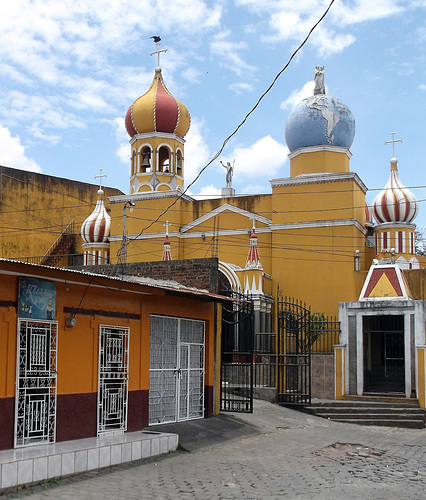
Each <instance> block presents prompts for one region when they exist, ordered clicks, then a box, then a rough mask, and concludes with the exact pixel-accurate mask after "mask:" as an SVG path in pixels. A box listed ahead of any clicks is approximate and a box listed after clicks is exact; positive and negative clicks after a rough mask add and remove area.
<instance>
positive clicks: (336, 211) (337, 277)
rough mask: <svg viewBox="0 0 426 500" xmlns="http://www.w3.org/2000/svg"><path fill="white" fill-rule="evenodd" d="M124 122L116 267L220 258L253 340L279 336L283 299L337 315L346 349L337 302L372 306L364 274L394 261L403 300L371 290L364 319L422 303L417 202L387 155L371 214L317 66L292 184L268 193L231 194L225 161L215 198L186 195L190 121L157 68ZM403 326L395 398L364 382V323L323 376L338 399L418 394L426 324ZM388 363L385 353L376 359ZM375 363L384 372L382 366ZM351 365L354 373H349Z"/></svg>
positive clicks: (348, 117)
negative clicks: (125, 160)
mask: <svg viewBox="0 0 426 500" xmlns="http://www.w3.org/2000/svg"><path fill="white" fill-rule="evenodd" d="M125 124H126V129H127V132H128V134H129V137H130V157H131V169H130V170H131V173H130V179H129V180H130V188H129V194H127V195H118V196H110V197H108V201H109V207H110V208H111V213H110V215H111V221H112V223H111V229H110V235H109V245H110V255H111V261H112V262H117V263H120V262H129V263H130V262H138V261H154V260H165V259H167V260H169V259H173V260H183V259H193V258H203V257H206V256H209V257H217V258H218V259H219V288H220V289H221V290H222V291H223V292H228V291H229V290H232V291H234V292H239V293H242V294H245V295H250V297H251V298H252V300H253V301H254V306H255V331H256V332H257V333H268V332H269V333H270V332H274V331H277V330H278V328H279V325H278V323H279V321H278V317H279V307H278V303H279V300H280V299H279V297H282V296H287V297H294V298H297V299H300V300H301V301H303V302H305V303H306V304H308V305H309V306H310V309H311V311H312V312H317V313H319V314H323V315H326V316H333V315H337V314H340V315H341V320H342V323H341V325H342V332H341V334H340V337H341V340H340V344H341V343H342V342H345V343H346V342H349V341H348V332H347V328H348V324H349V323H350V322H349V323H348V320H347V318H346V316H345V314H346V315H348V314H349V316H350V315H351V314H352V313H348V312H347V309H345V311H346V313H344V312H343V309H342V307H343V306H340V309H339V304H345V303H349V304H354V303H358V302H359V303H362V301H363V300H367V299H366V298H365V297H361V291H362V290H363V289H364V288H365V286H366V285H365V283H366V279H367V280H369V279H370V278H369V276H370V274H371V272H372V271H371V269H372V268H371V266H373V267H374V266H376V265H378V264H389V265H390V266H391V267H392V269H396V270H395V273H397V276H399V277H400V278H399V279H401V280H403V283H404V286H402V288H401V294H402V295H401V294H400V293H399V292H396V291H394V292H393V293H395V294H396V296H395V295H392V294H391V295H392V297H391V298H390V297H389V296H388V291H386V290H385V289H384V288H383V287H379V288H377V287H376V288H374V290H375V291H374V294H376V295H375V299H374V300H372V299H371V297H370V299H368V301H367V303H368V304H369V305H368V308H369V311H370V313H369V314H372V315H375V314H376V313H377V314H379V315H383V314H385V315H388V316H389V315H391V316H393V315H395V314H396V311H397V310H398V307H399V306H396V305H395V304H402V303H400V302H398V301H400V300H408V301H414V302H416V300H415V299H419V298H422V296H421V295H419V293H420V292H419V293H417V292H418V291H416V293H415V294H414V295H413V294H412V293H411V292H409V289H410V279H411V280H414V281H416V279H417V278H415V272H414V270H419V269H423V268H424V267H425V263H426V262H425V259H424V258H422V257H420V256H418V255H416V249H415V224H414V223H413V221H414V218H415V216H416V215H417V211H418V206H417V201H416V199H415V197H414V195H413V194H412V193H411V192H410V191H409V190H408V189H407V188H405V187H404V185H403V184H402V182H401V181H400V179H399V175H398V169H397V160H396V158H395V154H394V155H393V157H392V159H391V172H390V179H389V182H388V184H387V185H386V187H385V188H384V190H383V192H382V193H380V194H379V195H378V196H377V197H376V199H375V200H374V203H373V206H372V207H370V206H369V204H368V203H367V201H366V193H367V187H366V185H365V184H364V183H363V181H362V180H361V178H360V177H359V176H358V174H357V173H356V172H354V171H352V170H351V157H352V154H351V152H350V147H351V145H352V142H353V140H354V137H355V119H354V117H353V115H352V113H351V111H350V109H349V108H348V106H347V105H346V104H345V103H343V102H342V101H341V100H339V99H338V98H336V97H333V96H329V95H327V94H326V92H325V85H324V68H323V67H321V66H318V67H317V68H316V71H315V89H314V93H313V95H312V96H308V97H307V98H305V99H304V100H303V101H302V102H301V103H299V104H298V105H297V106H296V107H295V108H294V109H293V111H292V112H291V113H290V115H289V117H288V120H287V123H286V125H285V139H286V143H287V146H288V148H289V151H290V153H289V159H290V176H289V177H286V178H278V179H272V180H271V181H270V184H271V193H270V194H257V195H238V194H236V193H235V190H234V189H233V188H232V176H233V175H234V173H235V175H238V172H234V165H231V164H230V163H228V164H227V165H225V164H222V165H223V166H224V167H226V170H227V171H226V186H225V187H224V188H223V189H222V196H221V197H220V198H212V199H203V200H198V199H194V198H193V197H191V196H189V195H188V194H186V193H185V190H184V177H185V162H184V159H185V149H184V148H185V139H184V138H185V135H186V133H187V132H188V130H189V127H190V115H189V111H188V109H187V108H186V107H185V105H184V104H183V103H182V102H180V101H179V100H178V99H176V98H175V97H174V96H173V95H172V94H171V93H170V91H169V90H168V89H167V87H166V84H165V82H164V78H163V74H162V70H161V68H160V67H157V68H155V72H154V78H153V82H152V85H151V87H150V88H149V89H148V90H147V92H146V93H144V94H143V95H142V96H141V97H138V98H136V99H135V100H134V101H133V103H132V104H131V105H130V107H129V109H128V111H127V114H126V117H125ZM283 132H284V131H283ZM389 142H391V143H392V145H393V147H394V146H395V143H396V142H398V140H395V137H394V136H393V138H392V141H389ZM260 167H261V165H260ZM123 207H124V216H123ZM131 210H132V211H131ZM373 215H374V219H375V222H374V219H373ZM398 270H399V271H398ZM401 270H403V271H401ZM405 271H407V276H408V278H406V277H405V276H406V275H405V274H404V272H405ZM401 272H402V274H401ZM410 273H411V278H410ZM413 273H414V274H413ZM367 274H368V276H367ZM384 276H388V274H387V273H385V274H384ZM401 276H402V277H401ZM383 279H388V280H389V278H383ZM395 279H396V278H395ZM407 279H408V281H407ZM390 281H391V283H393V282H394V281H395V280H394V281H392V280H390ZM382 282H383V280H382V281H381V283H382ZM363 287H364V288H363ZM385 288H386V287H385ZM403 289H404V290H406V293H405V292H403V291H402V290H403ZM369 293H370V295H371V290H370V291H369ZM381 294H382V295H381ZM402 297H404V298H402ZM382 299H383V300H384V301H386V300H392V303H393V304H394V306H393V308H391V309H387V308H386V307H382V308H381V309H380V308H378V309H377V308H376V309H375V307H376V305H377V302H381V301H382ZM414 302H410V303H411V304H413V303H414ZM416 307H417V306H416ZM419 307H420V309H421V310H423V309H422V307H423V306H421V305H419ZM420 309H419V311H420ZM354 314H355V313H354ZM357 314H358V313H357ZM407 314H408V312H407ZM416 314H417V313H416ZM422 314H423V313H422ZM404 317H405V316H404ZM409 317H411V316H409V315H408V316H406V317H405V319H400V320H397V321H401V322H402V323H401V324H404V325H405V326H401V327H398V328H399V330H400V331H404V332H405V333H403V334H401V335H402V337H401V338H403V339H405V340H403V344H404V346H403V347H402V348H401V346H400V347H399V349H402V352H403V356H402V358H403V359H402V361H401V363H402V364H403V366H404V368H403V369H402V371H401V369H400V370H399V371H400V373H403V375H401V377H402V378H403V381H402V382H401V383H400V385H399V386H398V388H397V390H396V389H395V388H392V387H389V388H388V389H386V388H384V387H382V385H380V384H379V386H380V387H379V388H378V387H376V385H374V383H373V384H372V385H369V384H370V382H367V378H368V377H370V375H371V373H370V372H371V371H372V370H371V369H367V366H369V367H370V368H371V359H372V358H371V356H372V354H371V353H370V354H367V353H369V352H370V350H374V349H376V348H377V349H380V350H382V351H383V350H384V349H385V347H384V345H385V344H384V341H379V340H377V338H375V339H373V338H372V337H371V335H372V334H371V332H372V331H373V330H374V328H373V327H372V326H371V324H370V323H369V322H368V321H369V320H364V319H359V320H358V323H359V324H362V322H363V321H364V325H366V326H365V327H359V332H358V333H357V334H356V335H355V334H353V335H355V337H354V338H353V339H352V340H351V342H352V344H353V345H356V346H358V347H357V348H356V349H355V350H354V348H349V347H346V348H345V349H343V351H344V352H343V351H339V353H340V354H339V356H343V358H339V359H340V361H341V363H343V361H345V363H343V364H340V365H338V366H337V367H336V366H335V367H334V369H333V370H336V375H335V374H334V372H331V373H330V377H332V378H334V377H336V380H338V383H341V381H342V379H343V378H345V377H346V378H345V382H344V384H346V385H344V388H343V390H341V391H340V392H336V393H335V395H336V397H340V396H341V395H342V394H353V393H356V394H362V393H364V392H368V391H370V390H371V391H376V392H385V391H386V390H388V391H389V392H403V393H405V394H406V396H407V397H411V395H412V394H414V393H416V391H417V392H418V382H416V380H418V364H417V362H416V360H415V358H416V349H417V346H420V345H424V344H425V343H426V341H425V338H424V335H425V334H424V321H423V320H419V321H418V325H419V326H418V327H417V328H416V330H415V331H414V329H413V328H414V327H409V325H410V324H411V325H412V324H413V321H414V323H416V322H417V319H416V320H413V319H411V320H409ZM345 318H346V319H345ZM416 318H417V316H416ZM410 321H411V323H410ZM422 321H423V323H422ZM416 324H417V323H416ZM383 325H387V323H386V321H385V322H384V323H383ZM372 328H373V330H372ZM386 328H387V327H386ZM386 328H385V326H382V327H381V329H382V330H383V329H386ZM410 328H411V329H410ZM345 329H346V330H345ZM409 331H410V332H411V333H409ZM366 332H370V333H366ZM367 337H368V339H370V340H366V339H367ZM336 343H337V342H336ZM352 344H351V345H352ZM382 354H383V355H382ZM369 356H370V357H369ZM390 356H391V355H390V354H387V353H386V352H384V351H383V352H381V354H380V355H378V358H380V359H381V360H382V359H385V360H386V359H387V358H390ZM367 358H368V359H369V360H370V361H368V360H367V361H366V359H367ZM369 363H370V364H369ZM379 364H380V367H379V368H378V370H379V371H380V370H381V371H382V372H383V373H384V371H385V370H386V367H385V364H386V362H385V361H380V363H379ZM353 365H356V366H357V370H352V371H350V370H349V366H353ZM367 371H368V372H369V375H368V377H367ZM376 371H377V370H376ZM383 373H381V374H380V375H378V376H379V378H380V377H382V378H383V377H384V375H383ZM345 374H346V375H345ZM354 377H355V379H354ZM416 377H417V378H416ZM370 378H371V377H370ZM408 379H409V380H410V382H409V383H408ZM416 384H417V385H416ZM379 389H380V390H379Z"/></svg>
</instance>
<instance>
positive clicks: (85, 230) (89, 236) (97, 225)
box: [81, 189, 111, 243]
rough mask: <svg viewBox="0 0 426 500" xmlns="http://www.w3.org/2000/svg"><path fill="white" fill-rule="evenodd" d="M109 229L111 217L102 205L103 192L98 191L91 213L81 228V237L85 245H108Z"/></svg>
mask: <svg viewBox="0 0 426 500" xmlns="http://www.w3.org/2000/svg"><path fill="white" fill-rule="evenodd" d="M110 229H111V217H110V216H109V214H108V213H107V211H106V208H105V204H104V192H103V190H102V189H99V190H98V201H97V202H96V207H95V209H94V210H93V212H92V213H91V214H90V215H89V217H87V219H86V220H85V221H84V222H83V224H82V226H81V237H82V238H83V240H84V242H85V243H108V241H109V234H110Z"/></svg>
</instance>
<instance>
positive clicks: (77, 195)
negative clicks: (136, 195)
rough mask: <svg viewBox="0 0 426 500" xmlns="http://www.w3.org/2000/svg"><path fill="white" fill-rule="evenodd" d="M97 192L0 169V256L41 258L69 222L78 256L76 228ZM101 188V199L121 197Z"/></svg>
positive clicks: (94, 188)
mask: <svg viewBox="0 0 426 500" xmlns="http://www.w3.org/2000/svg"><path fill="white" fill-rule="evenodd" d="M95 173H96V172H95ZM98 189H99V187H98V186H97V185H96V184H87V183H84V182H77V181H72V180H69V179H63V178H60V177H53V176H50V175H44V174H38V173H34V172H27V171H24V170H18V169H13V168H7V167H0V227H1V231H0V257H2V258H16V257H33V256H43V255H44V254H45V253H46V252H47V250H48V249H49V247H50V246H51V245H52V243H54V241H55V240H56V239H57V238H58V236H59V235H60V234H61V232H62V231H63V230H64V229H65V227H66V226H67V225H68V224H69V223H70V222H71V221H72V219H75V226H74V228H75V233H76V235H77V236H76V244H75V251H76V253H82V249H81V244H82V240H81V237H80V228H81V224H82V223H83V221H84V220H85V219H86V217H88V216H89V215H90V214H91V212H92V211H93V209H94V207H95V205H96V200H97V191H98ZM103 189H104V191H105V196H112V195H119V194H121V191H119V190H118V189H112V188H103Z"/></svg>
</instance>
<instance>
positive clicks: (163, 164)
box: [158, 146, 171, 173]
mask: <svg viewBox="0 0 426 500" xmlns="http://www.w3.org/2000/svg"><path fill="white" fill-rule="evenodd" d="M158 170H159V172H165V173H168V172H171V165H170V150H169V149H168V148H166V147H165V146H162V147H161V148H160V151H159V154H158Z"/></svg>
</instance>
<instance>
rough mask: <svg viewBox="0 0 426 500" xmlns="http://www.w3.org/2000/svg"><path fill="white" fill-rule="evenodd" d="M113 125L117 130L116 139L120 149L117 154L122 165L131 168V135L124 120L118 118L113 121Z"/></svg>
mask: <svg viewBox="0 0 426 500" xmlns="http://www.w3.org/2000/svg"><path fill="white" fill-rule="evenodd" d="M112 124H113V126H114V129H115V138H116V139H117V143H118V148H117V150H116V152H115V154H116V155H117V158H119V159H120V161H121V162H122V163H125V164H126V165H128V166H130V145H129V135H128V133H127V131H126V127H125V125H124V118H116V119H115V120H113V122H112Z"/></svg>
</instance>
